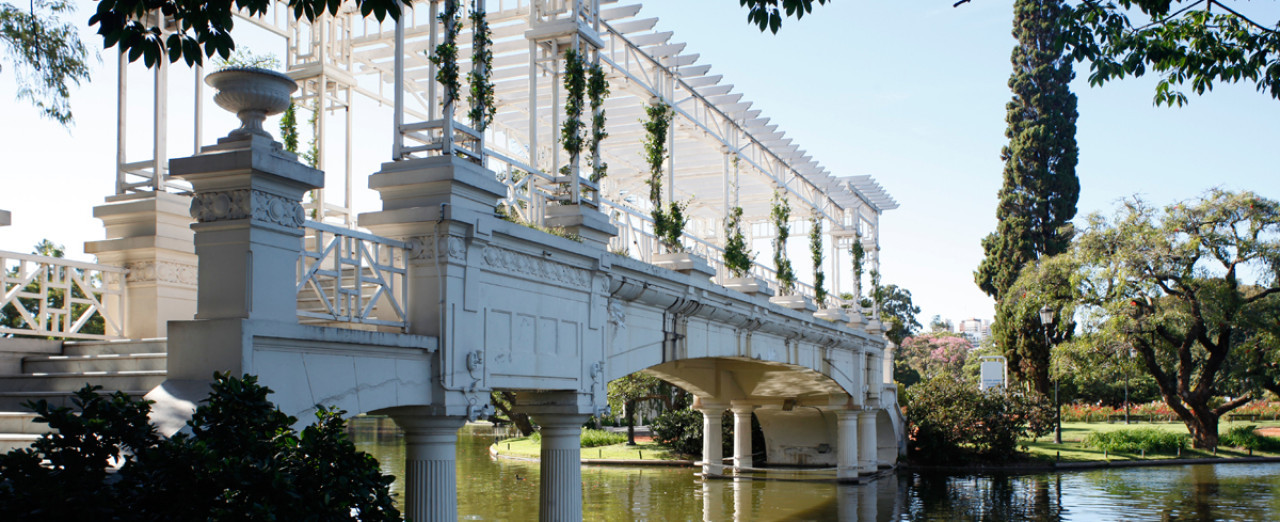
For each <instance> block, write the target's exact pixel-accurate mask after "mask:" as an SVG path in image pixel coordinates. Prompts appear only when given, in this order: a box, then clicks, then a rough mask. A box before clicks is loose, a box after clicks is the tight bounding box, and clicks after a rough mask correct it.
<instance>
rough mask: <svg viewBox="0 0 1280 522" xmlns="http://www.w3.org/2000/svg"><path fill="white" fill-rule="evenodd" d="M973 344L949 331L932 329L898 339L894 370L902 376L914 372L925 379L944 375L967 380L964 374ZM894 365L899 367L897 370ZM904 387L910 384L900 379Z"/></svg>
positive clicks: (920, 378) (919, 377)
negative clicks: (921, 333) (926, 332)
mask: <svg viewBox="0 0 1280 522" xmlns="http://www.w3.org/2000/svg"><path fill="white" fill-rule="evenodd" d="M972 350H973V344H972V343H970V342H969V340H968V339H965V338H964V336H962V335H960V334H956V333H951V332H936V333H928V334H924V335H916V336H912V337H908V338H906V339H905V340H903V341H902V345H901V346H899V348H898V352H897V355H896V356H895V358H894V367H895V368H894V371H895V373H898V372H899V371H901V373H902V374H903V375H912V374H914V375H916V376H918V380H923V381H928V380H931V379H934V378H936V377H945V378H948V379H952V380H956V381H964V382H969V381H972V379H968V378H966V375H965V374H964V371H963V370H964V367H965V364H966V363H967V362H968V360H969V356H970V353H969V352H971V351H972ZM898 366H902V368H901V370H899V369H898ZM900 382H902V383H903V384H904V385H906V386H911V384H914V383H908V382H905V381H900Z"/></svg>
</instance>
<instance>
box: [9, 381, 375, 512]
mask: <svg viewBox="0 0 1280 522" xmlns="http://www.w3.org/2000/svg"><path fill="white" fill-rule="evenodd" d="M97 389H98V388H91V387H89V386H86V387H85V388H83V389H81V390H80V391H78V392H76V398H75V399H74V400H73V402H74V404H75V405H76V408H75V410H73V409H72V408H66V407H61V408H53V407H50V406H49V405H48V403H46V402H44V401H40V402H38V403H34V404H29V406H30V407H31V408H32V409H34V410H35V411H36V412H37V413H39V414H40V419H41V420H44V421H46V422H48V423H49V425H50V426H51V427H52V428H54V430H55V431H54V432H53V433H50V434H47V435H44V436H42V437H41V439H40V440H39V441H37V442H36V443H35V444H34V445H33V448H32V449H23V450H15V451H12V452H10V453H8V454H7V455H3V456H0V475H2V476H3V481H0V516H3V517H4V518H5V519H7V520H36V519H40V520H157V521H159V520H399V517H400V514H399V512H398V511H397V510H396V509H395V507H394V503H393V501H392V498H391V494H390V490H389V485H390V483H391V481H392V480H394V479H393V478H392V477H390V476H384V475H382V474H381V472H380V470H379V467H378V462H377V461H376V460H374V458H373V457H371V456H369V455H367V454H364V453H361V452H357V451H356V450H355V446H354V445H353V444H352V443H351V442H350V441H348V440H347V439H346V434H345V432H346V429H345V423H344V422H343V420H342V414H343V413H345V412H341V411H336V410H332V409H324V408H321V409H320V411H319V412H317V414H316V417H317V422H316V423H315V424H313V425H311V426H308V427H307V428H305V429H304V430H303V431H302V432H301V433H295V432H294V431H293V430H292V429H291V426H292V425H293V424H294V423H295V422H296V419H294V418H293V417H290V416H288V415H285V414H284V413H282V412H280V410H279V409H277V408H276V407H275V405H273V404H272V403H271V402H270V401H268V400H267V399H266V396H267V394H269V393H271V390H269V389H268V388H266V387H263V386H261V385H259V384H257V379H256V378H254V377H253V376H248V375H246V376H245V377H244V378H243V379H235V378H231V377H229V376H227V375H225V374H218V375H215V380H214V383H213V386H212V390H213V391H212V393H211V394H210V396H209V398H208V399H207V400H205V401H204V402H203V404H201V405H200V407H198V408H197V409H196V413H195V415H194V417H193V418H192V420H191V421H190V422H189V423H188V426H189V427H190V429H191V433H190V434H186V433H181V434H178V435H175V436H174V437H173V438H171V439H163V438H161V437H159V435H158V434H157V433H156V432H155V428H154V427H152V426H151V425H150V424H148V423H147V414H148V413H149V412H150V409H151V407H150V403H149V402H147V401H141V400H133V399H132V398H130V397H129V396H128V395H126V394H124V393H121V392H116V393H115V394H112V395H110V396H101V395H99V394H97V393H96V390H97ZM113 458H123V459H124V464H123V466H122V467H121V468H120V471H119V472H118V473H116V474H115V476H114V477H110V478H109V476H108V475H109V474H108V472H107V469H108V466H109V459H113ZM41 459H48V461H49V462H50V465H48V466H42V465H40V461H41ZM175 499H180V500H181V501H180V502H175V501H174V500H175Z"/></svg>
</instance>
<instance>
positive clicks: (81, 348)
mask: <svg viewBox="0 0 1280 522" xmlns="http://www.w3.org/2000/svg"><path fill="white" fill-rule="evenodd" d="M167 346H168V343H167V341H166V340H165V339H153V340H145V341H130V340H126V341H75V342H70V341H69V342H67V343H65V344H63V345H62V355H103V354H109V353H118V354H125V353H165V352H167V351H168V349H167Z"/></svg>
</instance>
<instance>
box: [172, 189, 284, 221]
mask: <svg viewBox="0 0 1280 522" xmlns="http://www.w3.org/2000/svg"><path fill="white" fill-rule="evenodd" d="M305 216H306V215H305V214H304V213H303V211H302V204H301V203H299V202H297V201H293V200H290V199H288V198H285V197H282V196H277V195H275V194H270V193H267V192H263V191H261V190H252V189H238V190H226V191H219V192H202V193H199V194H196V195H195V196H194V197H192V198H191V217H193V218H195V220H196V221H199V222H201V223H212V222H215V221H227V220H233V219H245V218H249V219H252V220H254V221H257V222H260V223H270V224H274V225H280V226H283V227H287V228H301V227H302V223H303V221H305Z"/></svg>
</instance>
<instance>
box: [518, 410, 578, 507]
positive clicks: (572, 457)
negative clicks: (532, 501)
mask: <svg viewBox="0 0 1280 522" xmlns="http://www.w3.org/2000/svg"><path fill="white" fill-rule="evenodd" d="M532 417H533V421H534V422H536V423H538V425H539V426H542V453H541V457H542V470H541V472H542V476H541V478H540V480H539V482H538V501H539V502H538V520H541V521H543V522H549V521H561V520H566V521H577V520H582V440H581V439H582V423H584V422H586V421H587V417H589V415H575V414H548V413H544V414H539V415H533V416H532Z"/></svg>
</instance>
